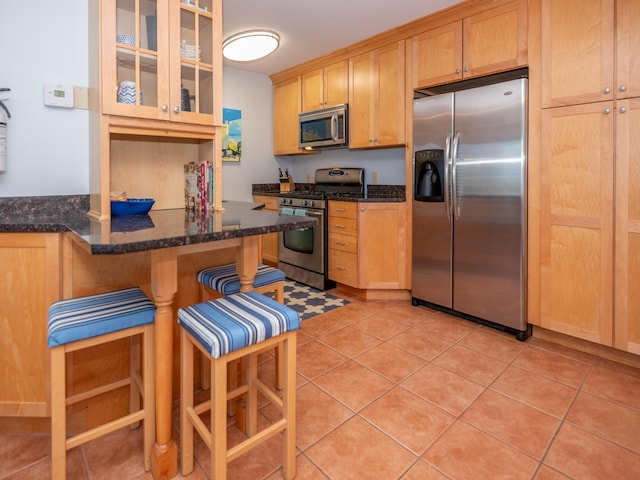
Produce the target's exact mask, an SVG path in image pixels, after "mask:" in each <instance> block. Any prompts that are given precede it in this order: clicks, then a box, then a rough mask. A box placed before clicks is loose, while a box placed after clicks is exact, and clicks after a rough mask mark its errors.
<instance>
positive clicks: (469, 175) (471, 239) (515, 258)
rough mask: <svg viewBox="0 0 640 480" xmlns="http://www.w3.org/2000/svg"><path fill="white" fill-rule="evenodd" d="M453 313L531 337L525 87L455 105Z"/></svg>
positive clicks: (460, 95)
mask: <svg viewBox="0 0 640 480" xmlns="http://www.w3.org/2000/svg"><path fill="white" fill-rule="evenodd" d="M455 130H456V134H455V136H454V145H453V150H452V155H453V157H454V158H453V170H452V173H453V175H452V179H453V184H454V185H453V189H452V192H453V195H454V197H453V210H454V219H455V220H454V239H453V245H454V246H453V258H454V263H453V292H454V298H453V308H454V309H455V310H457V311H460V312H463V313H467V314H469V315H474V316H476V317H480V318H483V319H485V320H489V321H491V322H494V323H497V324H500V325H505V326H507V327H511V328H514V329H517V330H525V329H526V134H525V133H526V79H518V80H512V81H509V82H504V83H500V84H495V85H489V86H485V87H479V88H475V89H470V90H463V91H460V92H457V93H456V98H455Z"/></svg>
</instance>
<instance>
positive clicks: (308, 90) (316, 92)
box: [302, 68, 324, 112]
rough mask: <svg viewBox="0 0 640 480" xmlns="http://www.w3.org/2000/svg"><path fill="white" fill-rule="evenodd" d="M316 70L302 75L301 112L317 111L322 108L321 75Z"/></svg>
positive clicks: (321, 70)
mask: <svg viewBox="0 0 640 480" xmlns="http://www.w3.org/2000/svg"><path fill="white" fill-rule="evenodd" d="M323 72H324V70H323V69H322V68H318V69H317V70H313V71H312V72H307V73H305V74H303V75H302V111H303V112H308V111H310V110H317V109H318V108H322V107H323V106H324V92H323V79H324V75H323Z"/></svg>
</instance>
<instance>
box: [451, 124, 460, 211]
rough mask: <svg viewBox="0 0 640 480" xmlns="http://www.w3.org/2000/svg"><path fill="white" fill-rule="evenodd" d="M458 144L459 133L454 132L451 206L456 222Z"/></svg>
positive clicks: (457, 208) (457, 209)
mask: <svg viewBox="0 0 640 480" xmlns="http://www.w3.org/2000/svg"><path fill="white" fill-rule="evenodd" d="M459 144H460V132H456V135H455V137H454V138H453V149H452V152H451V202H452V205H453V216H454V218H455V219H456V220H460V209H459V207H458V188H457V183H458V181H457V173H458V145H459Z"/></svg>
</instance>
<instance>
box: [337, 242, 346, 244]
mask: <svg viewBox="0 0 640 480" xmlns="http://www.w3.org/2000/svg"><path fill="white" fill-rule="evenodd" d="M346 244H347V242H336V245H346Z"/></svg>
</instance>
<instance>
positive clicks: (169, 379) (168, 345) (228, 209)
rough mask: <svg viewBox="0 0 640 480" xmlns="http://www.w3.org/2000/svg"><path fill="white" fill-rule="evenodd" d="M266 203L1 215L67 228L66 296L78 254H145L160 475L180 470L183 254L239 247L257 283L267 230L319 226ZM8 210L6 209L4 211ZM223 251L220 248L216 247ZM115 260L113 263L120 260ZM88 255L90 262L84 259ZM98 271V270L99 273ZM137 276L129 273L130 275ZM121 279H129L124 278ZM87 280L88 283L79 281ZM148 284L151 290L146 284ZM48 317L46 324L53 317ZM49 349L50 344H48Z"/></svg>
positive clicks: (6, 225)
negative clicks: (176, 416)
mask: <svg viewBox="0 0 640 480" xmlns="http://www.w3.org/2000/svg"><path fill="white" fill-rule="evenodd" d="M259 207H260V205H259V204H255V203H245V202H231V201H229V202H223V208H224V211H221V212H215V213H211V214H208V215H202V216H193V215H190V214H189V213H188V212H185V211H184V210H183V209H175V210H152V211H151V212H150V213H149V214H148V215H137V216H122V217H117V216H114V217H112V218H111V219H110V220H103V221H98V220H95V219H92V218H90V217H88V216H86V215H60V216H56V215H53V216H42V217H39V216H31V215H25V216H24V218H21V217H20V215H11V218H9V217H8V216H6V215H4V214H2V215H0V233H14V232H15V233H17V232H21V233H24V232H57V233H61V234H63V238H62V242H61V251H62V269H61V270H62V297H63V298H64V297H69V296H73V295H74V292H76V291H82V285H74V281H75V280H74V269H76V268H79V266H80V267H81V268H84V269H87V268H93V267H91V265H92V264H91V263H89V267H87V266H86V265H80V264H81V262H80V261H77V265H76V263H75V262H76V258H75V257H81V255H79V254H78V252H79V253H81V254H84V255H85V257H86V258H87V259H88V260H89V261H90V262H91V261H93V260H94V259H95V261H96V267H95V268H96V271H97V270H99V269H104V268H108V265H107V267H104V265H105V263H104V261H105V259H106V260H107V264H108V263H113V261H115V259H117V258H118V257H121V258H127V261H126V263H132V262H128V258H129V256H130V255H133V257H132V258H133V259H134V260H137V259H138V258H139V257H138V256H136V255H138V253H141V254H143V255H144V256H143V257H142V258H144V261H143V262H141V266H139V267H140V268H139V269H147V270H148V272H145V273H148V275H149V277H148V278H149V290H150V292H149V293H150V294H151V296H152V298H153V300H154V302H155V304H156V307H157V311H156V325H155V328H156V335H155V339H156V342H155V347H156V349H155V363H156V365H155V368H156V445H155V448H154V452H153V455H152V473H153V476H154V478H155V479H156V480H158V479H168V478H172V477H173V476H175V475H176V474H177V449H176V444H175V441H174V439H173V437H172V428H171V407H172V385H173V381H174V379H173V376H174V375H173V373H174V365H173V363H174V357H173V347H174V324H175V314H174V313H175V312H174V310H175V308H178V307H179V306H181V305H174V298H175V297H176V294H177V293H178V290H179V289H178V286H179V278H178V277H179V268H178V267H179V257H182V256H194V254H195V256H196V257H197V256H200V255H206V254H211V251H216V250H219V251H225V250H229V249H232V250H233V251H235V261H236V267H237V269H238V274H239V277H240V281H241V284H242V288H241V290H242V291H247V290H250V289H251V285H252V283H253V277H254V275H255V272H256V269H257V264H258V259H259V258H258V257H259V252H260V235H261V234H264V233H272V232H279V231H286V230H293V229H297V228H308V227H313V226H314V225H315V222H316V220H315V219H314V218H312V217H302V216H293V215H278V214H277V213H273V212H266V211H260V210H259ZM3 213H4V212H3ZM214 254H215V252H214ZM112 260H113V261H112ZM83 261H85V260H83ZM97 275H98V273H97ZM127 275H129V272H128V271H125V272H123V276H125V277H126V276H127ZM119 281H120V282H122V281H125V282H126V281H127V278H124V279H119ZM78 283H80V282H78ZM141 288H143V289H145V288H144V286H142V287H141ZM42 322H44V324H45V325H46V316H44V317H43V319H42ZM43 348H46V347H45V346H44V345H43Z"/></svg>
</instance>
